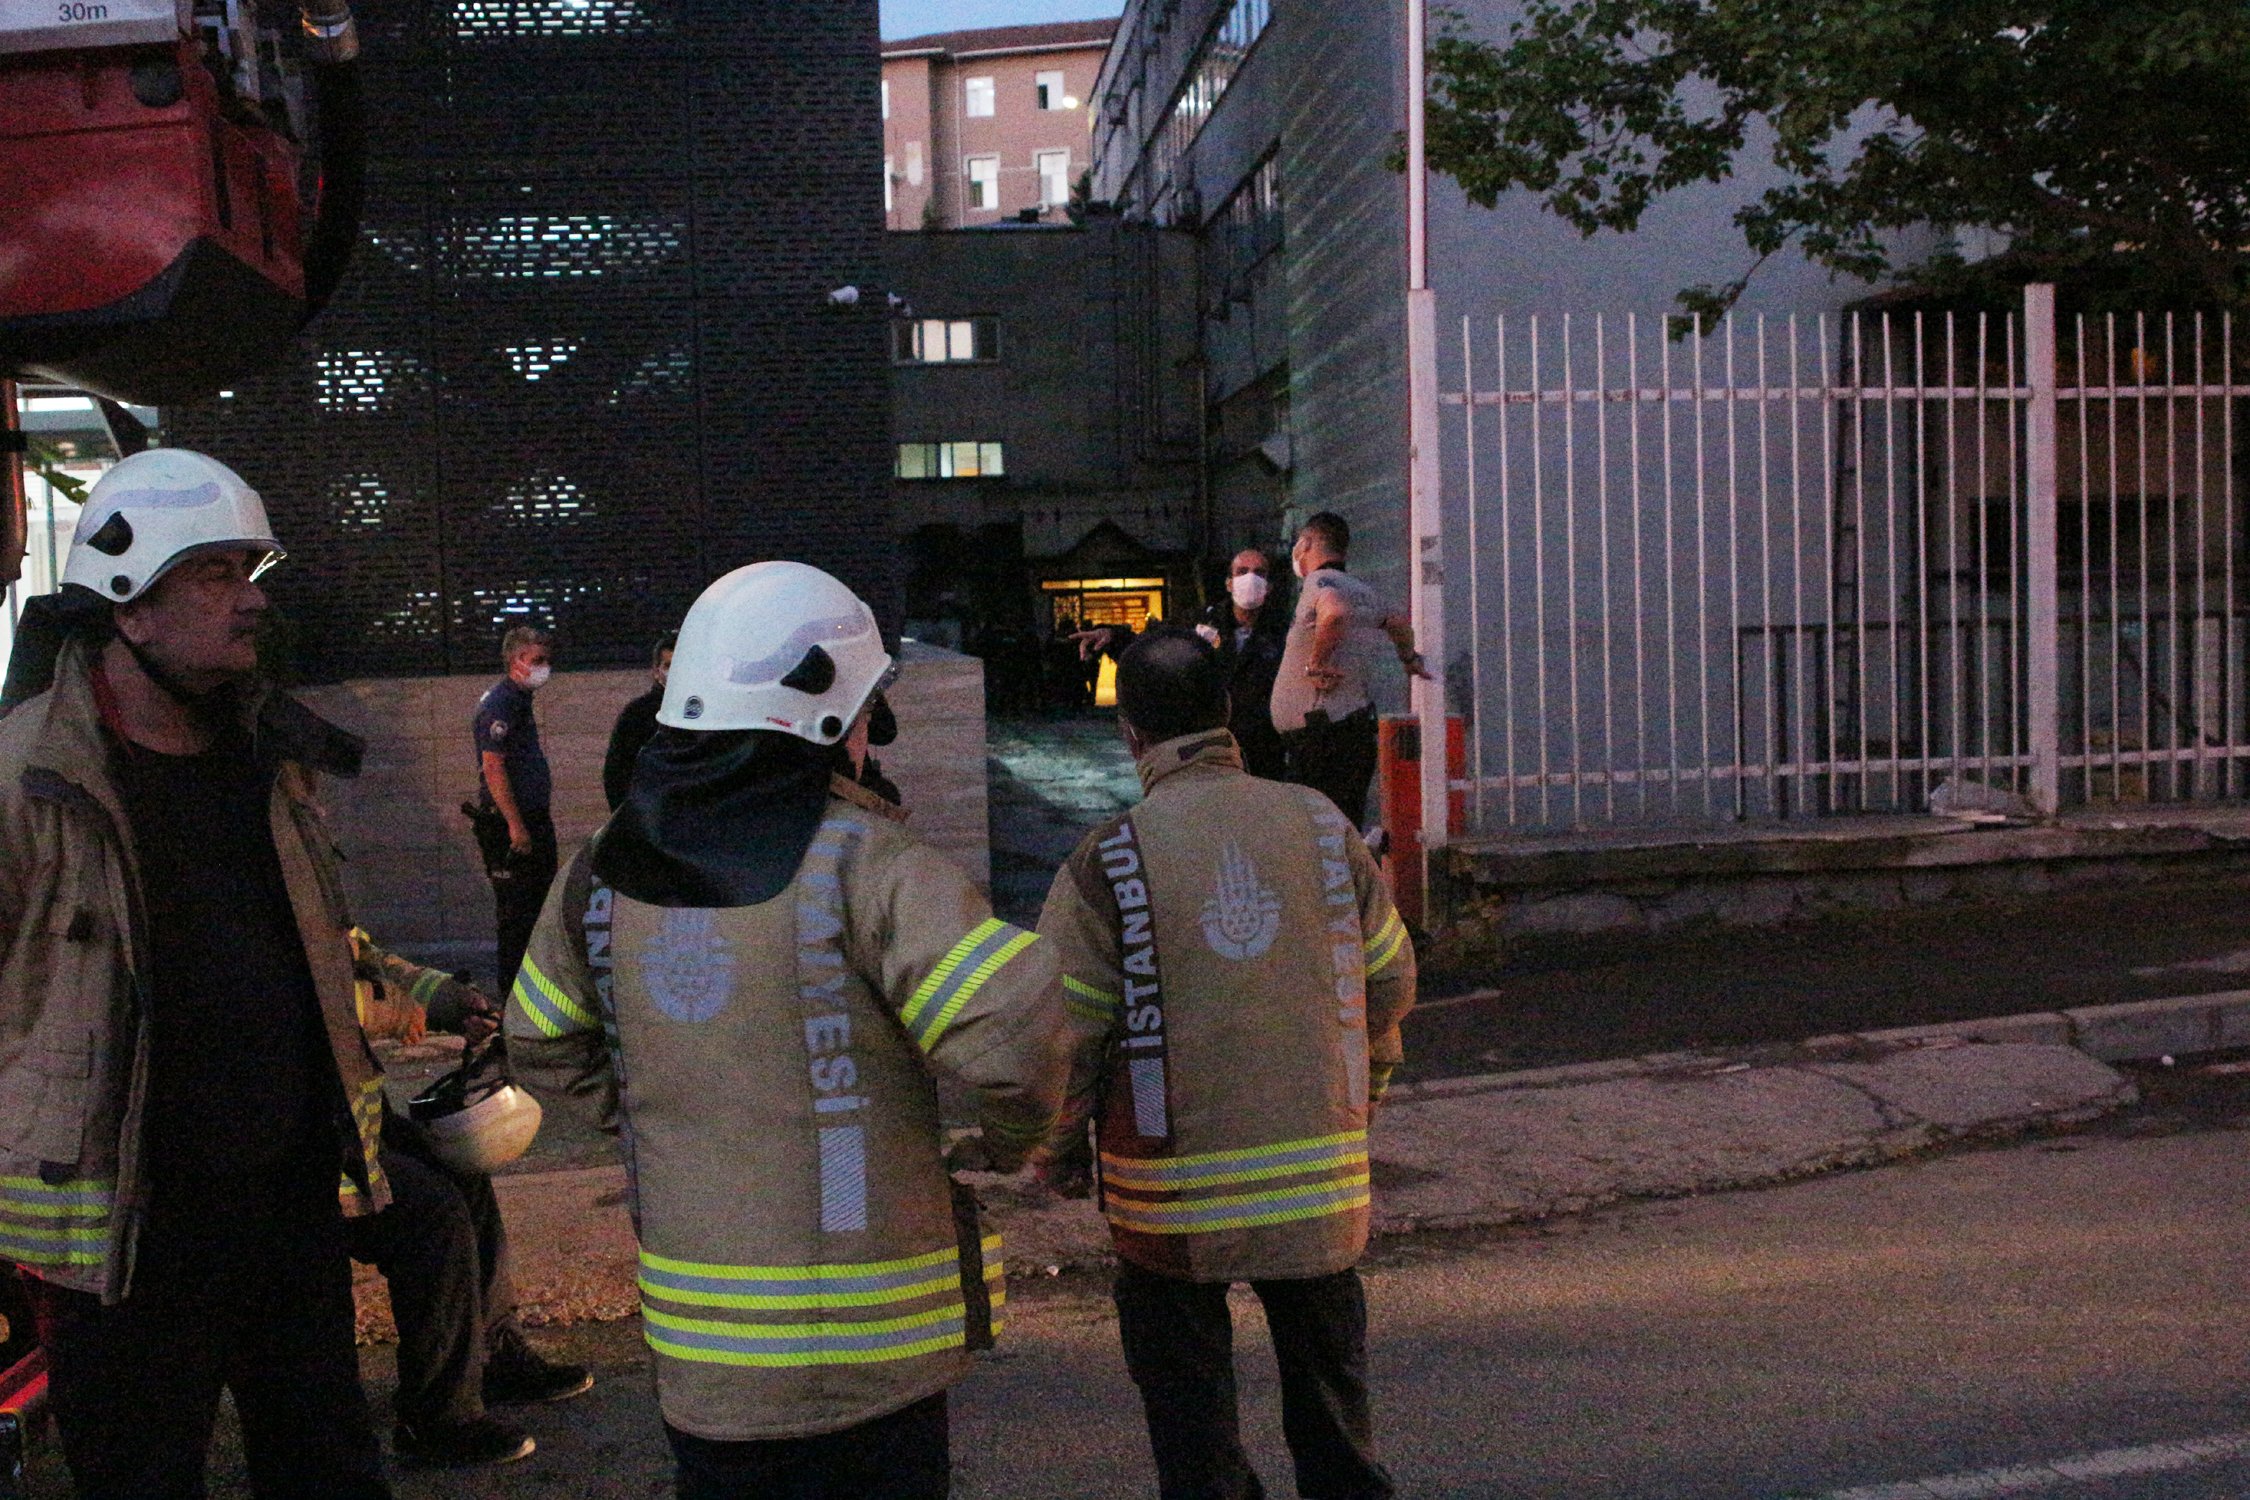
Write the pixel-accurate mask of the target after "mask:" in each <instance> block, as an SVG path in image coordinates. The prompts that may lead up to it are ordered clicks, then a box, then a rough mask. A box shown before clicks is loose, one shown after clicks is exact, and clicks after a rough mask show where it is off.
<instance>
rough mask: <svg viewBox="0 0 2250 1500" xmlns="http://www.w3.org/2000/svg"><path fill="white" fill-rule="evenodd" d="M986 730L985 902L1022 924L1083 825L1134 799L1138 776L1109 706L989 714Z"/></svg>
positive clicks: (1035, 912) (1031, 916)
mask: <svg viewBox="0 0 2250 1500" xmlns="http://www.w3.org/2000/svg"><path fill="white" fill-rule="evenodd" d="M986 735H987V739H986V749H985V770H986V779H987V784H988V786H989V796H990V804H989V805H990V808H991V817H992V904H993V908H994V909H995V910H996V911H997V912H998V913H999V914H1000V915H1001V916H1002V917H1003V918H1005V919H1006V920H1008V921H1011V922H1016V923H1020V924H1023V925H1025V926H1028V925H1030V924H1031V923H1033V922H1035V921H1037V920H1038V917H1039V907H1040V904H1041V903H1042V902H1044V901H1045V900H1046V899H1047V887H1048V885H1049V884H1050V883H1052V882H1053V880H1054V878H1055V871H1056V870H1058V869H1060V868H1061V867H1062V863H1063V861H1064V860H1065V859H1067V858H1069V856H1070V851H1071V850H1073V849H1075V848H1077V847H1078V841H1079V839H1080V838H1082V837H1084V835H1085V833H1086V830H1087V829H1089V828H1091V827H1093V825H1094V824H1096V823H1098V822H1100V821H1101V820H1102V819H1103V818H1106V817H1108V816H1109V815H1110V814H1112V813H1115V812H1118V811H1121V810H1122V809H1124V808H1127V807H1130V806H1132V805H1133V803H1134V802H1136V801H1138V800H1139V799H1140V795H1141V784H1140V780H1139V778H1138V777H1136V776H1135V775H1134V774H1133V761H1132V757H1131V756H1129V755H1127V754H1126V753H1125V744H1124V741H1123V740H1121V739H1120V738H1119V737H1118V733H1117V719H1116V717H1115V716H1114V715H1112V714H1107V713H1103V714H1085V715H1079V716H1074V717H1070V718H1053V719H1049V718H1021V719H1015V718H994V719H992V720H990V721H989V722H988V724H987V726H986Z"/></svg>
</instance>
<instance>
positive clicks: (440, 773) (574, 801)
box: [304, 643, 990, 966]
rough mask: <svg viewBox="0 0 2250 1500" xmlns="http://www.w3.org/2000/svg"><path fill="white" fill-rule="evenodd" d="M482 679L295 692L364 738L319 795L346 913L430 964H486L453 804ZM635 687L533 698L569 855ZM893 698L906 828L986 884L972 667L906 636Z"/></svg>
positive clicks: (486, 940)
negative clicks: (343, 771)
mask: <svg viewBox="0 0 2250 1500" xmlns="http://www.w3.org/2000/svg"><path fill="white" fill-rule="evenodd" d="M492 680H493V679H492V678H490V677H420V678H371V679H362V680H360V681H355V682H344V683H338V684H336V685H334V686H332V687H324V688H315V689H312V690H310V691H308V692H307V693H305V695H304V697H305V699H306V701H307V702H308V703H310V704H311V705H312V706H313V708H315V709H316V710H318V711H319V712H320V713H322V714H325V715H327V716H328V717H330V718H332V719H334V720H335V721H336V722H337V723H339V724H341V725H343V726H344V727H345V728H347V729H350V730H351V731H352V732H353V733H355V734H359V735H362V736H364V737H365V738H366V739H367V765H366V769H365V771H364V772H362V774H361V775H360V776H359V777H358V778H357V779H356V780H352V781H332V782H329V783H328V784H327V785H326V787H325V788H324V797H325V800H326V802H327V804H328V810H329V815H330V822H331V825H332V827H333V829H334V831H335V833H336V836H337V839H338V841H339V842H340V843H341V844H342V845H343V849H344V854H345V857H346V864H345V867H344V879H345V885H346V887H347V889H348V890H349V892H350V895H351V900H352V907H353V913H354V915H355V916H357V918H358V919H359V921H360V923H361V925H363V926H365V927H366V928H367V929H368V930H369V931H370V932H373V933H374V934H376V936H377V937H378V938H380V939H381V940H382V941H383V942H385V943H388V944H391V945H393V946H396V947H397V948H399V949H401V950H402V951H404V952H407V953H410V954H414V955H416V956H417V957H425V958H428V959H430V960H431V961H433V962H445V963H449V964H456V965H469V966H475V965H478V964H480V963H481V964H486V965H488V964H489V963H490V954H491V950H492V941H493V938H492V889H491V887H490V886H489V885H487V884H486V883H485V878H484V871H483V867H482V865H481V864H480V863H479V861H478V859H477V854H476V849H475V845H474V842H473V841H472V840H471V838H470V836H469V829H468V823H467V820H466V819H464V818H463V817H462V816H461V812H460V806H461V803H462V802H463V801H464V800H467V799H470V798H473V797H474V796H475V795H476V773H475V770H474V768H473V764H472V758H471V752H470V743H469V720H470V716H471V715H472V714H473V713H474V712H475V709H476V703H477V699H478V697H479V695H481V694H482V693H483V692H484V690H485V689H486V688H487V687H489V686H490V685H491V683H492ZM647 683H648V674H647V673H646V672H645V671H624V672H564V673H558V674H556V676H555V678H554V680H553V681H551V682H550V683H548V684H547V686H546V687H544V688H542V689H541V690H540V693H539V734H540V740H541V743H542V744H543V745H544V746H545V747H546V751H547V758H548V761H549V763H550V764H551V765H552V766H553V768H554V773H555V825H556V829H557V831H558V832H559V833H560V835H561V838H562V845H563V856H564V858H565V859H566V860H567V859H568V858H569V856H570V854H571V853H572V851H574V850H575V849H576V848H577V847H578V846H579V845H580V844H581V843H583V842H584V841H585V839H586V837H587V835H589V834H591V833H592V832H594V830H595V829H597V828H599V827H600V826H601V824H602V822H603V820H604V819H605V818H606V817H607V816H608V808H607V806H606V804H605V803H604V802H603V799H602V786H601V777H602V756H603V753H604V752H605V751H606V750H607V749H608V746H609V731H610V726H611V725H612V724H613V723H614V722H615V721H616V718H617V711H618V710H619V709H620V708H622V707H623V706H624V705H625V703H626V702H627V701H628V700H630V699H631V698H632V697H633V696H634V695H636V694H638V693H639V692H640V691H641V690H642V688H644V687H645V686H646V685H647ZM890 697H891V702H892V705H893V706H894V708H895V709H896V710H897V713H898V718H899V739H898V743H897V744H895V745H893V746H891V747H890V748H889V749H887V750H885V751H882V752H880V758H881V759H882V761H883V765H884V768H885V770H886V771H888V772H889V774H890V776H891V778H892V779H893V780H895V781H896V782H897V783H898V784H899V787H900V789H901V790H902V791H904V793H905V794H906V801H907V806H908V807H910V808H912V809H913V811H914V818H913V822H912V825H911V826H912V827H913V828H914V830H915V831H916V832H917V833H919V834H920V835H921V836H922V837H923V838H925V839H927V840H928V841H929V842H931V843H932V844H935V845H936V846H937V847H938V848H940V849H942V850H944V851H945V852H946V853H947V854H949V855H951V856H952V857H953V858H954V859H955V860H957V861H959V863H960V864H961V865H962V867H963V868H964V869H966V870H968V871H969V872H970V874H971V875H973V876H974V877H975V878H976V880H977V883H978V884H979V885H980V886H983V885H988V884H989V881H990V859H989V855H988V853H987V844H988V830H987V827H986V813H985V776H984V669H983V666H982V664H981V663H979V662H977V661H976V660H975V659H973V658H971V657H965V656H957V655H954V654H953V653H951V652H947V651H940V650H937V649H936V648H934V647H929V646H924V645H921V644H919V643H909V644H908V645H907V646H906V648H905V658H904V662H903V667H902V670H901V671H900V674H899V679H898V681H897V682H896V683H895V684H894V685H893V686H892V688H891V690H890Z"/></svg>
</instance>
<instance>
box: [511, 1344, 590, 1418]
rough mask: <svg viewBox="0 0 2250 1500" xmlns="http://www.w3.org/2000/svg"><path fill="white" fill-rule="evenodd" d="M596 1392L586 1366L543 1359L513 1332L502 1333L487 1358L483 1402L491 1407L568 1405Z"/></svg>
mask: <svg viewBox="0 0 2250 1500" xmlns="http://www.w3.org/2000/svg"><path fill="white" fill-rule="evenodd" d="M593 1388H594V1377H593V1375H592V1374H591V1373H590V1372H589V1371H588V1370H587V1369H586V1367H585V1366H584V1365H560V1364H556V1363H555V1362H554V1361H552V1360H549V1359H544V1358H542V1357H540V1355H539V1353H538V1351H536V1350H534V1349H533V1348H532V1347H531V1345H529V1344H527V1343H525V1342H524V1339H523V1335H522V1334H520V1333H518V1332H516V1331H515V1330H514V1329H513V1328H507V1329H502V1330H501V1331H500V1333H499V1334H497V1335H496V1336H495V1337H494V1338H493V1340H492V1350H491V1352H490V1353H489V1354H487V1355H486V1356H485V1360H484V1399H485V1404H487V1405H488V1406H514V1405H523V1404H527V1403H529V1402H534V1401H566V1400H568V1399H569V1398H570V1397H572V1396H578V1395H583V1394H584V1393H585V1392H587V1391H590V1390H592V1389H593Z"/></svg>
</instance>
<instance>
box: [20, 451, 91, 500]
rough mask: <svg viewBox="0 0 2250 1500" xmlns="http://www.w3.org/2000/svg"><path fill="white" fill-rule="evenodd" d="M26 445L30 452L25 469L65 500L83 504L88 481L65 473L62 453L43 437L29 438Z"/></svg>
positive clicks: (25, 460)
mask: <svg viewBox="0 0 2250 1500" xmlns="http://www.w3.org/2000/svg"><path fill="white" fill-rule="evenodd" d="M25 444H26V447H27V449H28V451H27V452H26V453H25V455H24V461H23V466H24V468H26V469H28V470H29V471H30V472H32V473H34V474H36V475H38V476H39V477H40V478H41V479H43V480H45V481H46V482H47V483H48V485H49V486H50V487H52V488H53V490H54V492H55V493H56V494H58V495H60V496H62V497H63V498H64V499H65V500H70V501H73V502H77V503H80V504H83V503H84V502H85V499H86V481H85V480H83V479H77V478H73V477H72V476H71V475H69V474H66V473H64V472H63V467H62V466H63V455H62V453H61V451H60V450H59V449H57V448H56V447H55V445H54V444H53V443H51V442H49V441H48V440H47V439H45V438H42V437H28V438H26V439H25Z"/></svg>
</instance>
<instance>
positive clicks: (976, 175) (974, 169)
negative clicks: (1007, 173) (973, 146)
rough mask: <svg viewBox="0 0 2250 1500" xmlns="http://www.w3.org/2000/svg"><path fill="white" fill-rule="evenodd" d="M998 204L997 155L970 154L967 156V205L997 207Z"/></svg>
mask: <svg viewBox="0 0 2250 1500" xmlns="http://www.w3.org/2000/svg"><path fill="white" fill-rule="evenodd" d="M999 206H1000V158H999V157H997V156H972V157H970V158H969V207H971V208H998V207H999Z"/></svg>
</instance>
